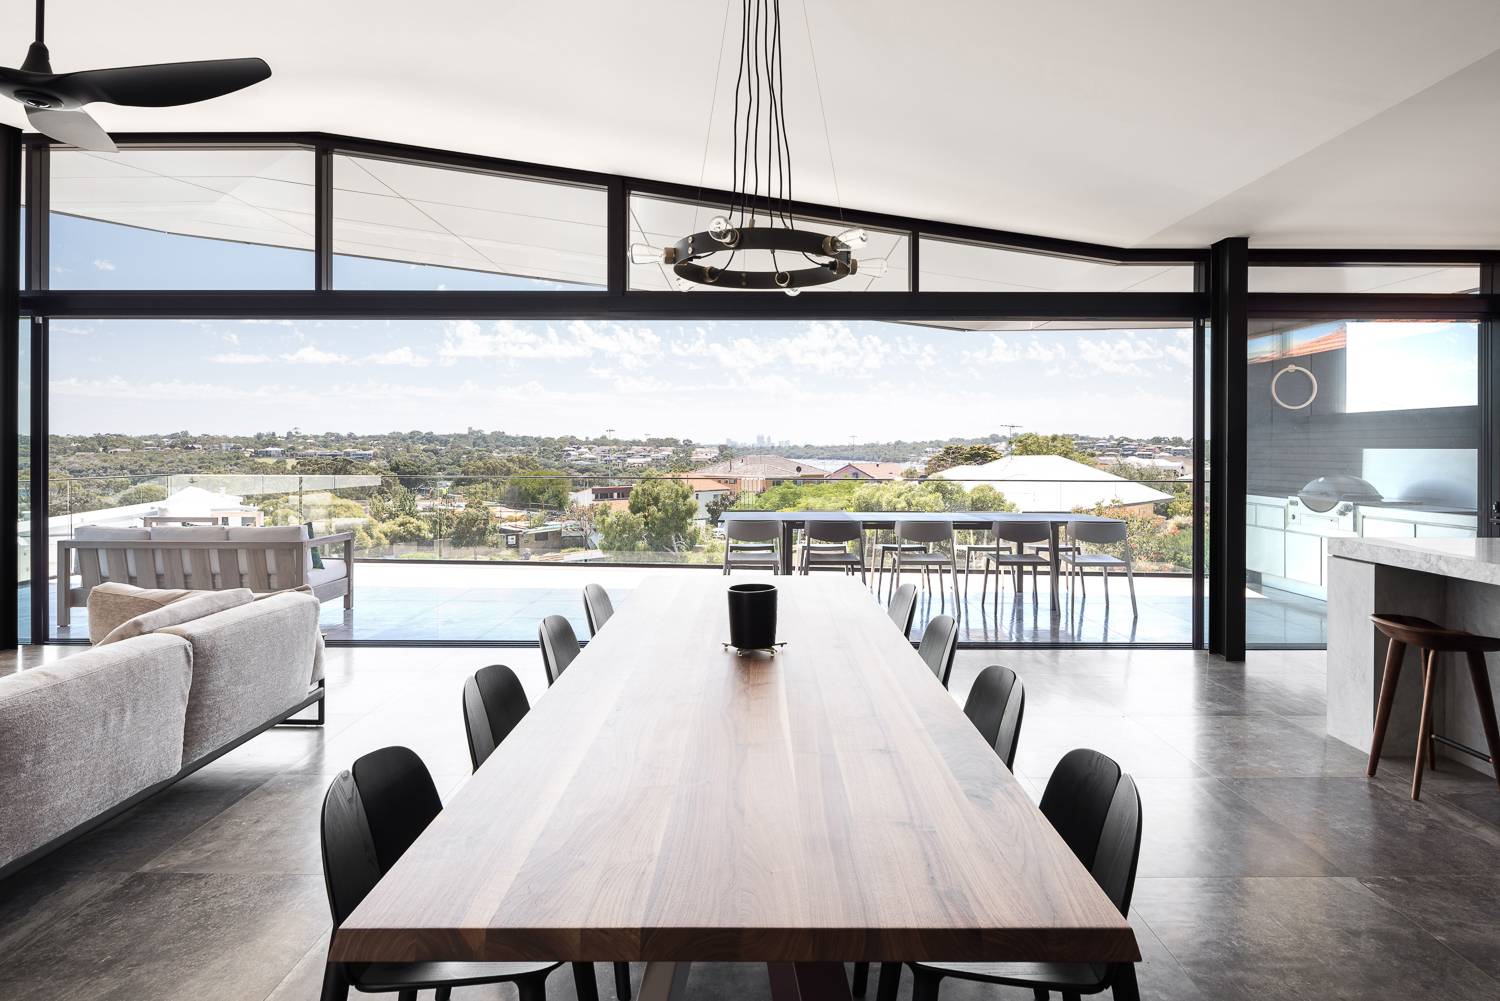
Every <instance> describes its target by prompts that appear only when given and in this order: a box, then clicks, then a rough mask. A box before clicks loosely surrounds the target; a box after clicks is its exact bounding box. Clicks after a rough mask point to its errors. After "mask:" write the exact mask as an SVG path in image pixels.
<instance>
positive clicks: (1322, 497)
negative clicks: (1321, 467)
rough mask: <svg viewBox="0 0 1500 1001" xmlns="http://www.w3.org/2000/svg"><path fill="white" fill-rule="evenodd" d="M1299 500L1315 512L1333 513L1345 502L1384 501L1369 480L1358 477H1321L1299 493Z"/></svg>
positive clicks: (1366, 502)
mask: <svg viewBox="0 0 1500 1001" xmlns="http://www.w3.org/2000/svg"><path fill="white" fill-rule="evenodd" d="M1297 499H1298V500H1300V501H1301V502H1302V503H1303V504H1304V505H1306V506H1307V507H1308V508H1310V509H1311V510H1313V511H1317V512H1319V513H1322V512H1324V511H1332V510H1333V509H1334V508H1336V507H1338V506H1339V504H1340V503H1342V502H1344V501H1351V502H1353V503H1356V504H1373V503H1375V502H1377V501H1381V500H1384V499H1385V498H1384V497H1382V496H1381V494H1380V491H1379V490H1376V489H1375V487H1374V485H1373V484H1371V483H1370V481H1369V480H1363V479H1360V478H1359V477H1358V476H1343V475H1340V476H1319V477H1318V478H1317V479H1316V480H1313V481H1312V482H1311V483H1309V484H1308V485H1307V486H1305V487H1303V488H1302V489H1301V490H1299V491H1298V492H1297Z"/></svg>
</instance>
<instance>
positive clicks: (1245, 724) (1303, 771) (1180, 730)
mask: <svg viewBox="0 0 1500 1001" xmlns="http://www.w3.org/2000/svg"><path fill="white" fill-rule="evenodd" d="M1135 718H1136V719H1137V720H1138V721H1139V722H1141V723H1142V724H1144V725H1145V726H1146V727H1147V728H1148V729H1150V730H1151V731H1152V732H1153V733H1155V734H1156V735H1157V736H1159V737H1161V738H1162V739H1163V740H1165V741H1166V742H1167V743H1168V744H1170V745H1172V747H1174V748H1176V749H1177V750H1178V751H1180V752H1181V753H1182V754H1184V755H1186V756H1187V757H1188V758H1189V759H1191V760H1192V761H1193V762H1195V763H1196V764H1197V765H1198V766H1199V767H1200V768H1202V769H1203V770H1204V771H1205V772H1207V773H1208V774H1210V775H1216V776H1221V777H1226V778H1241V777H1251V776H1260V775H1363V774H1364V773H1365V756H1364V755H1363V754H1361V753H1359V752H1358V751H1356V750H1355V749H1354V748H1352V747H1350V746H1349V745H1348V744H1345V743H1344V742H1343V741H1340V740H1335V739H1333V738H1332V737H1327V736H1319V735H1317V734H1313V733H1310V732H1308V730H1307V728H1306V727H1303V726H1299V725H1298V724H1296V723H1293V722H1291V721H1290V720H1287V719H1283V718H1281V717H1279V716H1137V717H1135Z"/></svg>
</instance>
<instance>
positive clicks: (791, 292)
mask: <svg viewBox="0 0 1500 1001" xmlns="http://www.w3.org/2000/svg"><path fill="white" fill-rule="evenodd" d="M782 291H783V292H785V293H786V294H787V295H801V294H802V290H801V289H800V288H789V289H782Z"/></svg>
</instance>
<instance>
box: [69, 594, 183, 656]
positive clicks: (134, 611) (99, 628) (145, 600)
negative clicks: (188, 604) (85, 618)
mask: <svg viewBox="0 0 1500 1001" xmlns="http://www.w3.org/2000/svg"><path fill="white" fill-rule="evenodd" d="M192 593H193V592H192V591H185V590H178V589H175V588H165V589H157V588H145V587H136V586H135V585H134V584H120V583H117V582H115V581H107V582H105V583H103V584H100V585H99V586H98V587H95V588H93V589H91V590H90V591H89V604H88V608H89V642H90V643H94V644H97V643H99V641H100V640H102V639H104V637H106V636H108V635H109V634H110V632H111V631H112V630H113V629H114V628H115V627H116V626H118V625H119V624H120V623H122V622H125V621H127V620H129V619H133V618H135V617H136V616H137V615H143V614H145V613H146V612H152V611H155V610H156V609H158V608H161V607H162V606H163V605H170V604H171V603H172V602H174V601H177V600H179V599H181V598H186V597H187V596H188V595H190V594H192Z"/></svg>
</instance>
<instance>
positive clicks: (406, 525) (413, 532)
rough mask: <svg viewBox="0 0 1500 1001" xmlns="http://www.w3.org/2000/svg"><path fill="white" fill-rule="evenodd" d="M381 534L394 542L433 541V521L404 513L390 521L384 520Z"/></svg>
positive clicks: (381, 524) (381, 525)
mask: <svg viewBox="0 0 1500 1001" xmlns="http://www.w3.org/2000/svg"><path fill="white" fill-rule="evenodd" d="M380 534H381V535H383V536H385V538H386V539H387V541H389V542H391V543H393V544H394V543H401V542H431V541H432V523H431V522H429V521H428V520H427V519H426V518H417V517H413V516H412V515H409V514H403V515H399V516H397V517H395V518H392V519H390V520H389V521H382V522H381V523H380Z"/></svg>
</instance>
